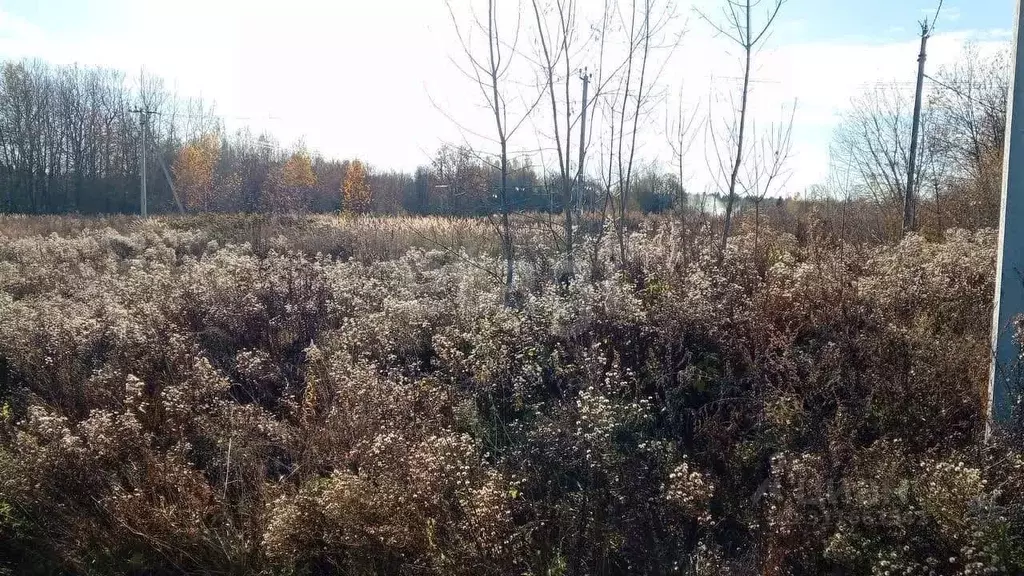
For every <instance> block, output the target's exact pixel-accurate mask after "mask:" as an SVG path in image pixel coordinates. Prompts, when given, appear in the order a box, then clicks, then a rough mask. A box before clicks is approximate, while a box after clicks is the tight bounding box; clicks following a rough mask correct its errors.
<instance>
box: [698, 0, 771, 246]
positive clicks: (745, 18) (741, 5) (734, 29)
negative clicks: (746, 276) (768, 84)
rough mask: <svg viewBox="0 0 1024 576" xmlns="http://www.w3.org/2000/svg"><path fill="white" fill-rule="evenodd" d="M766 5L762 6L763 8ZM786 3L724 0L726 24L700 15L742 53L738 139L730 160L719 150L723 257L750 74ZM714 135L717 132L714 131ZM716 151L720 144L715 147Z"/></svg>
mask: <svg viewBox="0 0 1024 576" xmlns="http://www.w3.org/2000/svg"><path fill="white" fill-rule="evenodd" d="M765 2H767V4H765V5H764V6H762V4H764V3H765ZM785 2H786V0H725V7H724V8H723V13H724V15H725V24H724V25H720V24H716V23H715V21H714V20H713V19H712V18H711V17H709V16H708V15H707V14H705V13H703V12H699V11H698V14H700V16H701V18H703V19H704V20H705V21H707V22H708V24H710V25H711V26H712V27H713V28H714V29H715V30H716V31H717V32H718V33H719V34H721V35H722V36H724V37H725V38H728V39H729V40H730V41H732V42H733V43H734V44H736V45H737V46H739V47H740V49H741V50H742V51H743V87H742V89H741V91H740V102H739V117H738V119H735V120H734V123H733V126H731V129H730V132H731V133H733V134H734V135H735V137H734V138H732V139H731V140H732V141H731V142H730V143H731V144H732V145H733V146H732V152H731V156H730V157H728V159H726V157H724V156H723V154H724V152H723V151H721V150H719V154H718V163H719V166H720V167H721V169H722V170H723V171H724V170H726V169H727V170H728V195H727V197H726V203H725V225H724V227H723V230H722V243H721V252H722V253H723V254H724V252H725V245H726V242H727V241H728V239H729V232H730V229H731V225H732V213H733V208H734V205H735V203H736V198H737V194H736V193H737V184H738V183H739V177H740V170H741V169H742V168H743V162H744V152H745V149H744V146H746V130H747V116H748V106H749V103H750V102H749V100H750V73H751V69H752V66H753V59H754V54H755V53H756V52H757V50H758V48H759V47H760V46H761V45H762V43H763V42H764V40H765V39H766V37H767V35H768V33H769V31H770V30H771V27H772V24H773V23H774V22H775V19H776V17H778V15H779V11H780V10H781V8H782V5H783V4H785ZM756 12H763V15H764V19H763V22H762V23H761V24H755V23H754V14H755V13H756ZM711 133H712V134H714V130H713V129H712V130H711ZM716 149H717V144H716Z"/></svg>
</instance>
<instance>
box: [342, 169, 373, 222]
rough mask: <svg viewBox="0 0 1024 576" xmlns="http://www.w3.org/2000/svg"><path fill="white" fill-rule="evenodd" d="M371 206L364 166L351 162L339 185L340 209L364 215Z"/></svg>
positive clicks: (371, 198) (370, 195)
mask: <svg viewBox="0 0 1024 576" xmlns="http://www.w3.org/2000/svg"><path fill="white" fill-rule="evenodd" d="M372 206H373V195H372V194H371V192H370V185H369V183H368V182H367V177H366V166H365V165H364V164H363V163H362V162H360V161H359V160H353V161H352V162H351V163H350V164H349V166H348V170H347V171H346V172H345V179H344V180H343V181H342V183H341V207H342V210H344V211H345V212H351V213H355V214H365V213H367V212H369V211H370V209H371V208H372Z"/></svg>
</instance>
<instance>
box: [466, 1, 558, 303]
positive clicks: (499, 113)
mask: <svg viewBox="0 0 1024 576" xmlns="http://www.w3.org/2000/svg"><path fill="white" fill-rule="evenodd" d="M486 2H487V22H486V23H481V22H480V19H479V18H477V17H476V15H475V13H474V19H473V20H474V24H475V26H476V29H477V31H478V32H482V33H483V34H485V36H486V39H487V49H486V52H484V53H483V56H482V57H481V56H478V55H477V54H476V53H475V52H474V50H473V49H472V48H471V46H470V43H469V39H468V38H467V36H466V35H465V34H463V31H462V29H461V28H460V26H459V23H458V19H457V18H456V16H455V12H454V10H452V7H451V4H450V3H449V4H448V10H449V14H450V16H451V19H452V23H453V24H454V26H455V30H456V33H457V35H458V37H459V42H460V43H461V45H462V50H463V53H464V54H465V57H466V59H467V60H468V62H469V70H468V71H466V70H463V72H464V73H466V75H467V76H469V77H470V78H472V79H473V80H474V81H475V82H476V84H477V86H478V87H479V88H480V92H481V95H482V97H483V99H484V101H485V102H486V104H487V107H488V108H489V110H490V112H491V114H492V116H493V118H494V131H495V137H496V138H495V140H496V142H497V145H498V148H499V154H498V169H499V170H500V172H501V182H500V184H499V186H498V191H497V196H498V204H499V209H500V225H499V226H498V231H499V232H498V233H499V235H500V237H501V252H502V258H503V260H504V262H505V302H506V304H508V303H511V295H512V288H513V280H514V278H513V276H514V271H515V254H514V246H515V243H514V240H513V237H512V233H513V231H512V226H511V223H510V219H509V212H510V206H509V201H508V172H509V164H508V153H509V140H510V139H511V138H512V136H513V135H515V133H516V132H517V131H518V130H519V128H520V127H521V126H522V125H523V122H525V121H526V119H527V118H528V117H529V115H530V113H531V112H532V111H533V108H535V107H536V105H537V103H538V102H539V101H540V98H539V97H538V99H537V100H536V101H535V102H533V103H532V104H526V105H525V110H524V111H523V113H522V115H521V117H520V118H519V119H518V120H512V121H510V120H509V110H508V108H509V101H508V100H509V99H508V96H507V93H506V89H505V84H506V82H507V81H508V73H509V69H510V67H511V65H512V63H513V60H514V58H515V56H516V55H517V46H518V41H519V30H520V26H519V24H520V21H521V17H520V16H521V9H517V22H516V28H515V32H514V33H513V37H512V39H511V41H507V40H505V39H503V38H504V37H503V34H502V32H501V29H500V27H499V18H498V13H497V12H498V10H497V4H498V3H497V0H486ZM516 6H517V8H519V7H520V5H519V4H517V5H516Z"/></svg>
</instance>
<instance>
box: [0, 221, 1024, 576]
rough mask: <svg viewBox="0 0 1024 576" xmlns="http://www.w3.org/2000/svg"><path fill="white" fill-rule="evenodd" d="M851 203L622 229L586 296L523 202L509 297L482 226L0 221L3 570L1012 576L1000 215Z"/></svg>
mask: <svg viewBox="0 0 1024 576" xmlns="http://www.w3.org/2000/svg"><path fill="white" fill-rule="evenodd" d="M829 206H832V209H837V206H838V205H837V204H835V203H831V204H830V203H824V202H822V203H816V204H809V203H808V204H804V205H802V207H801V206H800V205H798V204H796V203H794V204H792V205H789V206H787V207H779V208H778V209H773V210H769V211H768V213H767V214H763V215H760V216H759V218H758V222H757V226H756V227H755V223H754V220H753V218H752V217H748V216H750V215H747V216H745V215H744V214H740V216H739V217H738V220H737V222H736V223H735V226H736V227H735V231H736V234H734V235H733V236H732V237H731V238H730V239H729V243H728V246H727V248H726V251H725V252H724V255H720V254H719V253H718V250H717V243H718V232H716V231H715V229H714V227H715V226H718V225H720V221H719V220H717V219H713V218H707V219H705V220H704V221H699V220H693V219H691V220H685V219H682V218H677V217H668V216H665V217H653V216H652V217H641V216H639V215H632V216H630V228H629V229H628V231H627V232H628V233H627V234H626V240H627V242H626V253H627V255H628V260H627V261H626V262H622V261H620V260H619V255H620V247H619V245H618V241H617V239H616V238H615V235H614V234H606V235H604V236H603V237H602V238H601V240H600V241H598V240H597V238H598V234H596V233H588V234H583V235H581V240H580V242H578V243H577V246H576V249H577V250H578V251H579V252H578V254H577V256H576V262H577V267H578V270H577V273H576V276H575V277H574V278H573V279H572V280H571V281H565V280H562V281H560V280H559V277H558V275H557V273H556V271H555V268H556V267H557V265H558V264H557V263H558V262H559V261H560V256H559V254H560V250H561V248H560V247H559V246H558V244H557V242H555V241H554V240H553V239H552V236H551V234H550V228H549V227H548V226H547V225H545V224H544V219H543V217H535V218H534V217H529V215H525V214H524V215H521V218H518V219H517V220H516V221H515V222H514V224H515V226H516V227H517V234H516V237H517V239H518V242H519V244H517V246H516V260H515V262H514V265H515V273H516V278H517V283H516V285H515V287H514V290H512V293H511V297H510V298H506V297H505V295H504V292H505V287H504V286H503V285H502V282H501V278H502V274H503V272H502V270H503V268H504V266H505V264H504V261H503V258H502V256H501V253H502V247H501V239H500V237H499V235H498V234H496V233H495V231H494V227H493V226H492V225H491V224H490V223H488V222H487V221H486V220H476V219H452V218H440V217H371V216H366V217H338V216H296V217H266V216H252V215H250V216H238V215H234V216H233V215H221V216H217V215H206V216H194V217H171V216H166V217H159V218H154V219H150V220H147V221H142V220H139V219H137V218H130V217H109V218H96V219H84V218H74V217H57V216H54V217H22V216H11V217H2V218H0V404H2V412H0V414H2V421H0V562H2V564H0V566H3V569H4V570H7V571H8V572H10V573H12V574H55V573H66V574H124V573H136V574H181V573H186V574H331V573H333V574H517V575H518V574H538V575H539V574H626V573H647V574H665V573H680V574H707V575H711V574H726V573H732V574H824V573H831V574H965V575H966V574H1005V573H1017V572H1020V571H1021V570H1024V542H1022V540H1021V537H1022V535H1024V532H1022V529H1021V527H1022V523H1024V496H1022V494H1024V458H1022V448H1021V446H1022V444H1021V442H1020V438H1019V436H1018V435H1017V433H1016V430H1017V427H1016V426H1015V425H1011V426H1009V427H1007V428H1006V429H1001V430H1000V431H999V432H998V433H997V434H996V436H995V438H994V439H993V440H992V441H990V442H985V441H984V439H983V438H984V423H985V410H986V382H987V370H988V338H989V330H990V327H991V326H990V323H991V300H992V294H993V272H994V257H995V256H994V248H995V234H994V232H993V231H992V230H991V229H984V228H982V229H977V230H973V231H970V230H963V229H959V230H948V231H946V232H945V233H944V234H941V235H937V234H936V235H933V237H932V238H928V237H926V236H922V235H909V236H908V237H906V238H905V239H903V240H902V241H900V242H896V243H887V242H877V241H872V240H870V239H869V238H857V237H855V236H853V235H849V236H847V237H845V238H844V237H843V235H842V234H843V230H845V229H846V228H843V224H842V223H843V222H847V221H848V222H854V221H856V219H857V218H856V217H855V215H854V214H853V212H855V211H856V210H855V208H856V206H855V205H850V206H848V208H849V210H850V214H849V218H839V217H838V216H839V214H840V213H839V212H836V213H834V214H833V213H831V212H829V211H828V210H829V208H828V207H829ZM845 212H846V210H845V209H844V210H843V213H845ZM861 212H863V210H861ZM869 216H870V215H869ZM860 217H864V218H867V217H868V216H864V215H863V214H861V216H860ZM872 217H873V216H872ZM581 227H582V228H584V229H585V228H587V224H586V223H584V224H581ZM851 228H852V227H851Z"/></svg>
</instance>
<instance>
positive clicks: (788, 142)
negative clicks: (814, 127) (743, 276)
mask: <svg viewBox="0 0 1024 576" xmlns="http://www.w3.org/2000/svg"><path fill="white" fill-rule="evenodd" d="M795 117H796V102H794V103H793V105H792V107H791V108H790V110H789V118H786V111H785V109H783V111H782V119H781V122H780V123H779V124H772V125H771V127H770V128H769V129H768V133H767V134H765V135H763V136H761V137H759V139H758V141H757V142H756V144H755V146H754V148H753V150H752V154H751V155H750V158H749V162H747V163H746V165H745V166H744V170H745V171H746V176H745V177H744V178H743V184H742V186H743V188H744V195H745V196H746V197H748V198H750V199H752V200H753V201H754V251H755V252H757V245H758V238H759V235H760V231H761V203H762V202H764V199H765V198H766V197H767V196H768V194H769V193H771V192H772V191H774V190H777V189H780V188H782V187H783V186H785V184H786V182H787V181H788V179H789V173H788V172H787V171H786V162H787V161H788V160H789V155H790V153H791V152H792V136H793V120H794V119H795ZM752 128H753V126H752ZM752 131H753V132H754V133H756V132H757V130H756V129H755V130H752Z"/></svg>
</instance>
